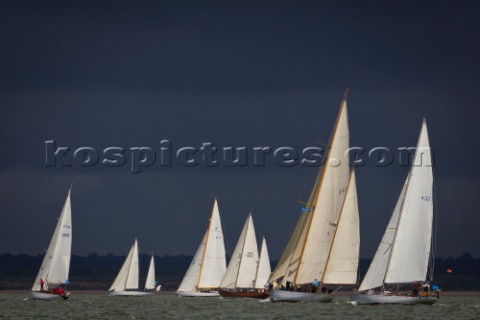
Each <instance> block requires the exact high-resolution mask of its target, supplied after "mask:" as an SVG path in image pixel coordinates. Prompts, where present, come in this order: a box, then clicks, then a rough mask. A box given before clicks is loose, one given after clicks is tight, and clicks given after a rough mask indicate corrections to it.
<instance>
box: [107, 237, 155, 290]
mask: <svg viewBox="0 0 480 320" xmlns="http://www.w3.org/2000/svg"><path fill="white" fill-rule="evenodd" d="M138 265H139V263H138V241H137V239H136V238H135V241H134V242H133V245H132V248H131V249H130V252H129V253H128V255H127V258H126V259H125V262H124V263H123V266H122V268H121V269H120V272H119V273H118V275H117V277H116V278H115V280H114V281H113V284H112V286H111V287H110V289H109V294H108V295H109V296H111V297H119V296H123V297H128V296H132V297H133V296H134V297H141V296H149V295H153V293H151V292H146V291H138V270H139V266H138Z"/></svg>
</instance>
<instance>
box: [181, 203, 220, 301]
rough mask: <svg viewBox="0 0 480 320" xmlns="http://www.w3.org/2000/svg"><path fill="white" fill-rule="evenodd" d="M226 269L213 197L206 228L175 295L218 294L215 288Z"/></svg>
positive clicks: (201, 295) (217, 213)
mask: <svg viewBox="0 0 480 320" xmlns="http://www.w3.org/2000/svg"><path fill="white" fill-rule="evenodd" d="M226 269H227V261H226V256H225V243H224V240H223V231H222V222H221V220H220V212H219V211H218V204H217V199H215V201H214V203H213V209H212V213H211V216H210V223H209V225H208V229H207V231H206V232H205V235H204V236H203V239H202V241H201V242H200V246H199V247H198V249H197V252H196V253H195V256H194V258H193V260H192V263H191V264H190V267H189V268H188V270H187V273H186V274H185V276H184V277H183V280H182V282H181V283H180V287H179V288H178V291H177V295H178V296H179V297H217V296H219V295H220V294H219V293H218V291H217V289H218V286H219V285H220V282H221V281H222V278H223V275H224V274H225V270H226Z"/></svg>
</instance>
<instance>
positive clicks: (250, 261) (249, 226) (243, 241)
mask: <svg viewBox="0 0 480 320" xmlns="http://www.w3.org/2000/svg"><path fill="white" fill-rule="evenodd" d="M257 266H258V248H257V239H256V236H255V227H254V225H253V219H252V215H251V214H250V215H248V218H247V221H245V225H244V227H243V230H242V233H241V234H240V238H239V239H238V242H237V245H236V247H235V250H234V251H233V254H232V259H231V260H230V263H229V264H228V268H227V271H226V272H225V275H224V277H223V279H222V282H221V283H220V287H221V288H253V287H254V285H255V274H256V271H257Z"/></svg>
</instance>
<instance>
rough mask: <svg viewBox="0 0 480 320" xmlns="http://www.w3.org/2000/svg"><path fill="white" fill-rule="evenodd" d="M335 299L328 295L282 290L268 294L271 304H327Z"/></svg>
mask: <svg viewBox="0 0 480 320" xmlns="http://www.w3.org/2000/svg"><path fill="white" fill-rule="evenodd" d="M333 299H335V296H334V295H333V294H330V293H308V292H295V291H284V290H273V291H272V292H271V293H270V300H271V301H272V302H278V301H287V302H322V303H327V302H331V301H332V300H333Z"/></svg>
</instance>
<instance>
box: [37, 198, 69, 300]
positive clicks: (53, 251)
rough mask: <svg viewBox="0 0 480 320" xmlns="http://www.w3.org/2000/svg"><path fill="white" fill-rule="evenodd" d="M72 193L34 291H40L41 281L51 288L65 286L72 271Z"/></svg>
mask: <svg viewBox="0 0 480 320" xmlns="http://www.w3.org/2000/svg"><path fill="white" fill-rule="evenodd" d="M70 192H71V189H70V190H69V191H68V195H67V199H66V200H65V204H64V205H63V209H62V213H61V214H60V217H59V218H58V222H57V226H56V228H55V232H54V234H53V237H52V240H51V241H50V245H49V246H48V250H47V252H46V254H45V258H44V259H43V262H42V266H41V267H40V270H39V272H38V274H37V278H36V279H35V282H34V284H33V287H32V291H40V290H41V287H40V279H43V281H45V282H46V283H48V284H50V286H52V285H55V284H57V285H58V284H64V283H65V282H66V281H67V279H68V271H69V269H70V256H71V250H72V209H71V204H70Z"/></svg>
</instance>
